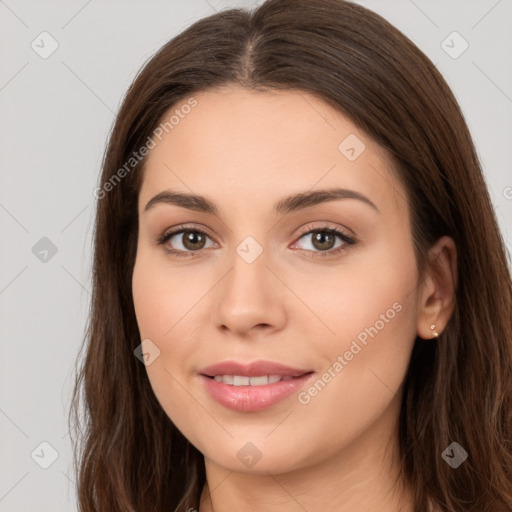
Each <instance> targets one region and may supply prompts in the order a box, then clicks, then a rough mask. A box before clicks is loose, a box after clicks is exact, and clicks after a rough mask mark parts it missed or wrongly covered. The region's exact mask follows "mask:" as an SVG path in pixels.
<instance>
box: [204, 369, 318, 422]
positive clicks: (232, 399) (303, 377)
mask: <svg viewBox="0 0 512 512" xmlns="http://www.w3.org/2000/svg"><path fill="white" fill-rule="evenodd" d="M314 374H315V372H314V371H313V370H304V369H299V368H292V367H289V366H285V365H281V364H279V363H273V362H269V361H256V362H253V363H250V364H242V363H237V362H233V361H226V362H224V363H219V364H216V365H213V366H210V367H207V368H203V370H202V371H201V372H200V374H199V378H200V380H201V381H202V382H203V385H204V386H205V389H206V391H207V393H208V394H209V395H210V397H211V398H213V399H214V400H215V401H216V402H217V403H219V404H220V405H223V406H224V407H226V408H228V409H231V410H234V411H238V412H257V411H262V410H264V409H267V408H270V407H272V406H273V405H275V404H277V403H278V402H281V401H282V400H284V399H285V398H287V397H289V396H290V395H292V394H293V393H297V392H298V391H299V390H300V388H302V387H303V386H304V385H305V384H306V383H307V382H309V381H310V380H311V379H312V377H313V376H314Z"/></svg>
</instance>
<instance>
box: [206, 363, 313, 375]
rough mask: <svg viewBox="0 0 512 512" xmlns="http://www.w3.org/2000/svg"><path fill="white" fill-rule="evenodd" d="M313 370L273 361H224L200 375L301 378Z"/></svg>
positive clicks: (209, 367) (207, 368) (207, 367)
mask: <svg viewBox="0 0 512 512" xmlns="http://www.w3.org/2000/svg"><path fill="white" fill-rule="evenodd" d="M311 371H312V370H303V369H301V368H292V367H291V366H286V365H284V364H280V363H274V362H272V361H252V362H250V363H245V364H244V363H239V362H237V361H222V362H221V363H217V364H212V365H210V366H206V367H205V368H203V369H202V370H201V371H200V372H199V373H201V374H202V375H206V376H208V377H215V375H240V376H241V375H244V376H247V377H257V376H259V375H281V376H283V377H286V376H290V377H300V376H301V375H304V374H306V373H310V372H311Z"/></svg>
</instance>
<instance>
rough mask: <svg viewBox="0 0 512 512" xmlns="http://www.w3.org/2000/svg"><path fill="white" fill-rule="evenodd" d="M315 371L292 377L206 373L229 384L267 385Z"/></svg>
mask: <svg viewBox="0 0 512 512" xmlns="http://www.w3.org/2000/svg"><path fill="white" fill-rule="evenodd" d="M310 373H313V372H306V373H303V374H301V375H297V376H295V377H292V376H290V375H257V376H254V377H249V376H248V375H229V374H228V375H214V376H212V375H204V377H207V378H209V379H212V380H215V381H216V382H222V383H224V384H227V385H228V386H266V385H267V384H276V383H277V382H281V381H289V380H293V379H298V378H299V377H302V376H304V375H309V374H310Z"/></svg>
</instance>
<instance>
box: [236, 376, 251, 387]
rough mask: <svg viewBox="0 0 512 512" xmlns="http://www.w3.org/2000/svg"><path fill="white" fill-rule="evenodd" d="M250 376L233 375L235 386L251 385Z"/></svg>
mask: <svg viewBox="0 0 512 512" xmlns="http://www.w3.org/2000/svg"><path fill="white" fill-rule="evenodd" d="M249 380H250V379H249V377H245V376H241V375H234V376H233V385H235V386H248V385H249Z"/></svg>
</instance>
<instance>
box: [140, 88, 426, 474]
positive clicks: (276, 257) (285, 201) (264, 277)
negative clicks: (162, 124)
mask: <svg viewBox="0 0 512 512" xmlns="http://www.w3.org/2000/svg"><path fill="white" fill-rule="evenodd" d="M194 98H195V100H196V101H197V104H195V103H194V104H195V106H194V107H193V108H187V107H185V108H182V107H183V105H186V104H187V100H185V101H183V102H182V103H181V104H180V105H176V106H175V107H173V109H172V111H173V112H174V111H175V110H178V114H179V115H176V117H175V118H174V124H173V125H172V126H173V128H172V129H169V128H167V132H168V133H166V132H165V130H164V131H163V136H161V141H160V140H159V139H158V138H155V139H154V141H155V143H156V146H155V147H154V148H153V149H151V151H150V154H149V157H148V161H147V166H146V169H145V175H144V180H143V184H142V188H141V190H140V194H139V238H138V248H137V257H136V263H135V268H134V273H133V297H134V305H135V311H136V316H137V321H138V325H139V330H140V336H141V340H150V341H145V342H144V344H143V348H144V352H146V353H148V354H149V355H148V356H147V362H146V369H147V373H148V377H149V380H150V382H151V386H152V388H153V390H154V393H155V395H156V397H157V399H158V401H159V403H160V404H161V406H162V407H163V409H164V410H165V412H166V413H167V415H168V416H169V418H170V419H171V420H172V421H173V422H174V424H175V425H176V426H177V427H178V429H179V430H180V431H181V432H182V433H183V434H184V435H185V436H186V437H187V438H188V439H189V440H190V442H191V443H192V444H194V445H195V446H196V447H197V448H198V449H199V450H200V451H201V452H202V453H203V454H204V455H205V457H206V458H207V460H209V461H211V463H214V464H216V465H219V466H221V467H223V468H226V469H228V470H231V471H239V472H257V473H263V472H267V471H269V472H272V473H274V472H286V471H289V470H291V469H298V468H301V467H306V466H310V465H313V464H317V463H320V462H323V461H326V460H327V459H328V458H331V457H333V456H334V455H335V454H341V453H342V450H345V452H344V453H348V450H349V448H350V447H351V446H353V443H355V442H356V440H358V439H362V438H370V437H371V438H372V439H373V440H374V441H373V442H375V443H378V442H380V441H379V436H383V437H382V439H384V438H385V436H389V432H391V430H390V429H393V428H394V425H395V421H396V418H397V415H398V411H399V403H400V392H401V385H402V381H403V379H404V375H405V372H406V369H407V365H408V362H409V358H410V353H411V350H412V346H413V342H414V339H415V336H416V334H417V333H418V328H419V327H418V323H419V320H418V318H419V313H418V303H419V300H418V297H419V295H418V294H419V292H418V290H417V283H418V275H417V269H416V263H415V257H414V251H413V245H412V239H411V226H410V215H409V210H408V203H407V199H406V193H405V191H404V190H403V188H402V187H401V186H400V184H399V183H398V181H397V179H396V177H395V176H394V174H393V172H392V170H391V169H390V166H391V163H390V160H388V157H387V156H386V154H385V153H384V151H383V150H382V149H380V148H379V147H378V146H376V145H375V144H374V143H372V142H371V141H370V140H369V139H368V138H367V137H366V136H365V134H364V133H362V132H361V131H360V130H359V129H358V128H356V127H355V125H354V124H353V123H352V122H351V121H349V120H348V119H347V118H346V117H344V116H343V115H341V114H340V113H339V112H338V111H337V110H335V109H333V108H332V107H330V106H329V105H327V104H326V103H324V102H323V101H321V100H320V99H318V98H317V97H315V96H313V95H311V94H309V93H306V92H290V91H285V92H284V91H281V92H277V91H274V92H265V93H255V92H249V91H247V90H244V89H241V88H238V87H229V88H223V89H221V90H217V91H214V92H211V91H210V92H203V93H199V94H196V95H194ZM189 104H192V103H189ZM171 114H172V112H169V115H167V116H166V119H168V118H169V117H170V115H171ZM168 126H169V125H168ZM160 132H162V130H160ZM160 132H159V133H160ZM334 189H339V190H344V192H340V193H339V194H338V196H335V195H334V194H332V195H329V193H328V192H326V193H325V194H321V193H320V192H321V191H332V190H334ZM163 192H166V193H168V194H169V195H168V196H167V200H164V199H162V200H161V201H157V200H155V201H153V202H152V204H151V205H150V206H149V207H148V202H150V200H151V199H152V198H154V197H155V196H157V195H159V194H162V193H163ZM171 194H183V195H186V196H187V197H188V199H187V201H184V200H183V196H182V201H181V204H177V202H176V201H173V196H172V195H171ZM300 194H303V196H301V195H300ZM193 195H197V196H201V197H202V198H205V200H207V201H208V204H205V201H204V200H203V199H195V200H194V199H192V196H193ZM160 197H161V198H162V196H160ZM174 197H176V196H174ZM290 198H293V199H290ZM211 205H213V206H214V210H213V212H212V211H209V210H211V208H207V206H211ZM183 224H185V226H184V227H183V226H182V225H183ZM180 230H183V231H181V232H180ZM329 230H339V232H340V233H341V235H340V234H337V233H335V232H333V231H329ZM171 231H176V232H177V234H174V235H172V236H170V237H168V238H167V239H166V241H165V242H164V243H163V244H158V243H157V241H158V240H159V239H161V238H162V237H163V236H164V235H166V234H169V232H171ZM170 250H174V251H176V252H177V253H178V254H175V253H171V252H169V251H170ZM255 361H259V362H262V365H261V366H257V365H253V366H252V367H250V368H246V367H244V365H250V364H251V363H253V362H255ZM223 362H237V363H239V364H240V365H241V367H238V368H233V367H229V365H228V366H226V367H224V368H217V369H215V368H213V369H208V367H210V366H211V365H216V364H219V363H223ZM265 362H267V363H268V364H267V363H265ZM271 363H275V364H279V365H285V366H286V367H290V368H292V370H289V371H288V372H287V371H286V370H284V369H282V368H278V367H272V365H271ZM308 372H309V373H308ZM219 373H220V374H222V375H224V377H222V378H221V377H217V378H216V379H215V378H211V377H212V376H213V375H214V374H219ZM205 374H209V375H210V376H205ZM286 374H288V378H287V379H285V380H282V377H283V376H286ZM303 374H305V375H304V376H302V377H300V376H299V375H303ZM265 375H267V376H268V375H273V377H272V378H270V382H269V383H267V380H268V379H266V378H265V377H264V376H265ZM235 376H238V377H235ZM258 376H260V377H262V378H259V379H258V378H254V379H250V377H258ZM276 376H277V377H276ZM289 377H292V378H291V379H290V378H289ZM279 378H281V380H280V381H279V382H274V381H275V380H278V379H279ZM370 433H373V435H371V436H369V434H370ZM382 439H381V441H382Z"/></svg>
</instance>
